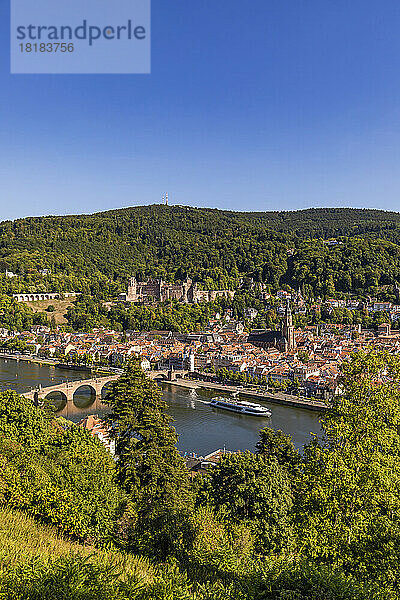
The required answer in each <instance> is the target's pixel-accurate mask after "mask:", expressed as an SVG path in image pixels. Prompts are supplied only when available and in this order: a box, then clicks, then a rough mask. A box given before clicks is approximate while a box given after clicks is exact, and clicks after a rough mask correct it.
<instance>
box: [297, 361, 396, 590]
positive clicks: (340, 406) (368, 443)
mask: <svg viewBox="0 0 400 600" xmlns="http://www.w3.org/2000/svg"><path fill="white" fill-rule="evenodd" d="M342 385H343V388H344V393H343V394H342V395H341V396H339V397H336V398H335V400H334V401H333V404H332V407H331V410H330V411H328V412H327V413H325V414H324V415H323V417H322V420H321V422H322V427H323V430H324V436H323V438H322V439H318V438H315V439H313V440H312V442H311V443H310V444H308V446H307V447H306V448H305V457H304V467H303V468H304V475H303V482H302V488H301V492H300V494H299V496H298V499H297V508H296V512H297V515H298V526H299V532H300V536H301V542H302V545H303V548H304V551H305V553H306V554H307V555H309V556H311V557H312V558H313V559H317V560H319V561H325V562H327V563H328V564H330V565H336V566H340V567H343V568H345V569H346V570H347V571H349V572H352V573H356V574H357V575H358V576H360V577H363V578H370V579H375V580H376V581H384V582H385V584H387V585H388V587H390V586H394V585H397V583H396V582H397V581H398V579H399V569H398V565H399V562H400V552H399V548H400V437H399V430H400V406H399V392H398V390H399V385H400V360H399V358H398V357H397V356H393V355H388V354H386V353H364V352H360V353H358V354H357V355H355V356H354V357H353V359H352V360H351V361H350V362H349V363H347V364H346V365H345V366H344V369H343V380H342Z"/></svg>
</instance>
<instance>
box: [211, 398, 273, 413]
mask: <svg viewBox="0 0 400 600" xmlns="http://www.w3.org/2000/svg"><path fill="white" fill-rule="evenodd" d="M210 406H214V407H215V408H222V409H224V410H231V411H232V412H236V413H239V414H241V415H253V416H254V417H271V416H272V413H271V411H270V410H268V408H265V407H264V406H261V405H260V404H254V403H253V402H245V401H244V400H234V399H229V398H221V397H220V396H217V397H216V398H212V400H211V401H210Z"/></svg>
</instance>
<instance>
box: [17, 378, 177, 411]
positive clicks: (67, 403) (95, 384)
mask: <svg viewBox="0 0 400 600" xmlns="http://www.w3.org/2000/svg"><path fill="white" fill-rule="evenodd" d="M183 373H184V372H183V371H182V372H179V374H180V375H183ZM146 375H147V376H148V377H149V378H150V379H158V380H163V381H168V380H170V381H171V380H172V379H173V378H174V377H171V374H169V376H167V375H166V372H165V371H148V372H147V373H146ZM174 375H175V374H174ZM119 377H120V375H108V376H107V377H94V378H92V379H81V380H79V381H68V382H67V383H57V384H56V385H52V386H49V387H42V386H39V387H37V388H34V389H32V390H31V391H30V392H25V393H24V394H22V395H23V396H24V397H25V398H28V399H29V400H32V402H34V403H35V404H36V405H39V404H41V403H42V402H43V401H44V400H49V401H53V402H54V405H55V408H56V411H57V414H58V415H59V416H67V417H68V416H69V415H71V416H72V415H73V414H74V413H81V412H82V410H86V409H88V408H90V409H91V410H104V409H105V405H104V404H103V402H102V400H103V399H104V397H105V395H106V393H107V386H108V384H110V383H111V382H112V381H116V380H117V379H118V378H119ZM83 390H85V392H86V394H85V396H86V397H84V398H83V399H82V397H80V396H79V395H77V392H78V391H81V392H82V391H83Z"/></svg>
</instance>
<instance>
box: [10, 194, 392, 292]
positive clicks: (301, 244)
mask: <svg viewBox="0 0 400 600" xmlns="http://www.w3.org/2000/svg"><path fill="white" fill-rule="evenodd" d="M330 238H338V239H339V240H340V241H341V243H340V244H337V245H336V246H333V245H332V246H331V245H329V244H326V243H324V242H323V240H328V239H330ZM6 269H8V270H9V271H13V272H14V273H16V274H18V275H19V277H18V278H14V279H9V280H6V279H5V278H2V284H1V286H2V287H1V291H3V292H7V293H9V292H12V291H13V292H14V291H24V290H25V289H26V288H27V286H28V287H30V288H35V289H37V288H38V286H39V287H40V289H43V291H44V289H45V288H48V289H49V288H52V289H53V290H56V291H67V289H75V290H76V291H84V292H91V293H95V294H98V293H99V290H100V289H102V290H103V291H104V290H105V293H106V295H107V294H108V295H110V294H113V293H116V292H117V291H118V290H120V289H122V288H123V287H124V286H125V284H126V280H127V278H128V277H130V276H131V275H133V274H135V275H137V276H138V277H149V276H161V277H163V278H165V279H166V280H174V279H183V278H184V277H186V275H190V276H192V277H193V278H195V279H196V280H198V281H199V282H200V283H201V284H202V285H203V286H205V287H237V286H238V284H239V281H240V278H241V277H243V276H251V277H253V278H254V279H255V280H259V281H263V282H265V283H267V284H270V285H271V286H272V287H274V286H275V287H276V286H279V285H284V284H289V285H295V286H299V285H303V286H305V287H306V288H307V286H308V287H309V288H310V289H312V290H313V291H314V292H315V293H319V294H325V293H332V292H333V291H335V289H336V290H338V291H343V292H349V291H356V290H363V291H365V290H366V289H369V288H373V287H374V286H376V285H381V284H391V283H393V282H395V281H397V280H399V279H400V214H398V213H393V212H384V211H378V210H359V209H336V208H335V209H309V210H302V211H296V212H265V213H255V212H254V213H239V212H231V211H219V210H215V209H206V208H192V207H183V206H172V207H167V206H163V205H153V206H143V207H135V208H126V209H121V210H113V211H108V212H103V213H97V214H94V215H77V216H62V217H30V218H26V219H19V220H16V221H13V222H11V221H5V222H2V223H0V272H3V273H4V271H5V270H6ZM43 269H49V270H51V276H48V277H46V278H44V277H43V276H41V275H39V271H40V270H43ZM106 282H107V283H106Z"/></svg>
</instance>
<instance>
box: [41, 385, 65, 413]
mask: <svg viewBox="0 0 400 600" xmlns="http://www.w3.org/2000/svg"><path fill="white" fill-rule="evenodd" d="M44 401H45V403H46V404H48V405H50V406H52V407H53V408H54V410H55V411H56V412H57V413H59V412H62V411H63V410H64V408H65V407H66V406H67V402H68V398H67V396H66V394H64V392H62V391H61V390H54V391H52V392H50V393H49V394H47V396H45V399H44Z"/></svg>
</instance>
